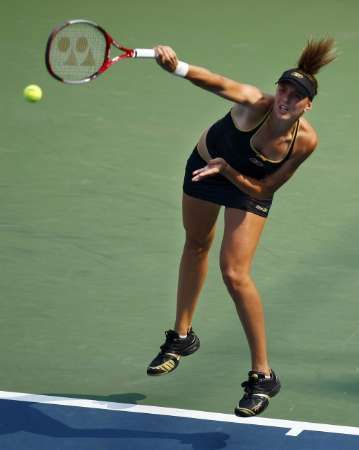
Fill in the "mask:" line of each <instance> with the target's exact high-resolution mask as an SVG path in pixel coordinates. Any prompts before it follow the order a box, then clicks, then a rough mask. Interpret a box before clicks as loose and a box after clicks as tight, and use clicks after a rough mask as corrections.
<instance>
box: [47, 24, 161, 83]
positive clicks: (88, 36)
mask: <svg viewBox="0 0 359 450" xmlns="http://www.w3.org/2000/svg"><path fill="white" fill-rule="evenodd" d="M113 47H115V48H117V49H118V50H121V51H122V52H123V53H121V54H120V55H117V56H115V57H113V58H112V57H111V49H112V48H113ZM154 57H155V51H154V50H153V49H149V48H133V49H132V48H127V47H124V46H123V45H121V44H119V43H118V42H117V41H115V40H114V39H113V38H112V37H111V36H110V35H109V34H108V33H107V32H106V31H105V30H104V29H103V28H101V27H100V26H99V25H97V24H96V23H94V22H91V21H89V20H69V21H67V22H65V23H64V24H63V25H60V26H59V27H57V28H55V29H54V30H53V31H52V33H51V34H50V36H49V39H48V41H47V46H46V55H45V58H46V67H47V70H48V71H49V73H50V74H51V75H52V76H53V77H54V78H56V79H57V80H59V81H62V82H63V83H71V84H79V83H87V82H88V81H91V80H94V79H95V78H97V77H98V76H99V75H100V74H101V73H103V72H105V71H106V70H107V69H109V68H110V67H111V66H112V65H113V64H115V63H117V62H118V61H121V60H122V59H126V58H154Z"/></svg>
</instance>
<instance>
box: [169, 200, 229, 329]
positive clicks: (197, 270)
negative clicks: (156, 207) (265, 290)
mask: <svg viewBox="0 0 359 450" xmlns="http://www.w3.org/2000/svg"><path fill="white" fill-rule="evenodd" d="M219 210H220V206H219V205H216V204H214V203H210V202H206V201H204V200H200V199H197V198H194V197H190V196H188V195H186V194H183V200H182V214H183V226H184V228H185V232H186V240H185V244H184V248H183V253H182V258H181V263H180V268H179V277H178V289H177V313H176V323H175V331H177V333H178V334H181V335H186V334H187V331H188V330H189V329H190V327H191V325H192V317H193V314H194V311H195V307H196V304H197V301H198V298H199V294H200V292H201V289H202V287H203V284H204V281H205V278H206V275H207V270H208V252H209V249H210V247H211V244H212V242H213V239H214V235H215V224H216V220H217V217H218V213H219Z"/></svg>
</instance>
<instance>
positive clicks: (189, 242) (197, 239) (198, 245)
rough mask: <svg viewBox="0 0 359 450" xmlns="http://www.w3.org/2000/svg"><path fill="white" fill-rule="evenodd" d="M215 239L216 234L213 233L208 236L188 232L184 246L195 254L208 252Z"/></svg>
mask: <svg viewBox="0 0 359 450" xmlns="http://www.w3.org/2000/svg"><path fill="white" fill-rule="evenodd" d="M213 239H214V234H213V233H211V234H209V235H207V236H195V235H191V234H190V233H186V241H185V245H184V248H185V250H186V251H189V252H191V253H195V254H200V255H202V254H206V253H208V252H209V249H210V248H211V245H212V242H213Z"/></svg>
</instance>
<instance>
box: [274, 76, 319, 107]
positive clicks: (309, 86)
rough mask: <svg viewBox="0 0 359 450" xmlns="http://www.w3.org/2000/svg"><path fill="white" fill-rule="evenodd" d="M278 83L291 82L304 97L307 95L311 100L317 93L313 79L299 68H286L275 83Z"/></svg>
mask: <svg viewBox="0 0 359 450" xmlns="http://www.w3.org/2000/svg"><path fill="white" fill-rule="evenodd" d="M278 83H291V84H293V85H294V86H295V87H296V88H297V90H298V91H299V92H300V93H301V94H303V95H304V96H305V97H309V98H310V99H311V100H312V99H313V97H314V96H315V95H316V94H317V88H316V86H315V82H314V80H311V79H310V78H309V76H308V75H306V74H305V73H303V72H302V71H300V70H299V69H289V70H286V71H285V72H283V73H282V75H281V77H280V78H279V80H278V81H277V84H278Z"/></svg>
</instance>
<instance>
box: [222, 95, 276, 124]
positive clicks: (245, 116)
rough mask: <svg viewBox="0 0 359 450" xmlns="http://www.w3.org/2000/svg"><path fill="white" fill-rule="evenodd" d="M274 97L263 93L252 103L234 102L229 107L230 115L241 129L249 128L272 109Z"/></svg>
mask: <svg viewBox="0 0 359 450" xmlns="http://www.w3.org/2000/svg"><path fill="white" fill-rule="evenodd" d="M273 102H274V97H273V96H272V95H268V94H263V96H262V97H261V98H260V99H259V100H258V101H257V102H255V103H252V104H246V105H243V104H238V103H236V104H235V105H234V106H233V108H232V109H231V115H232V118H233V120H234V121H235V122H236V124H238V125H240V127H239V128H241V129H244V130H246V129H251V128H253V127H254V126H255V125H256V124H258V123H259V122H260V121H261V120H262V119H263V117H264V116H265V115H266V114H267V113H268V112H269V111H270V110H271V109H272V107H273Z"/></svg>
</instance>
